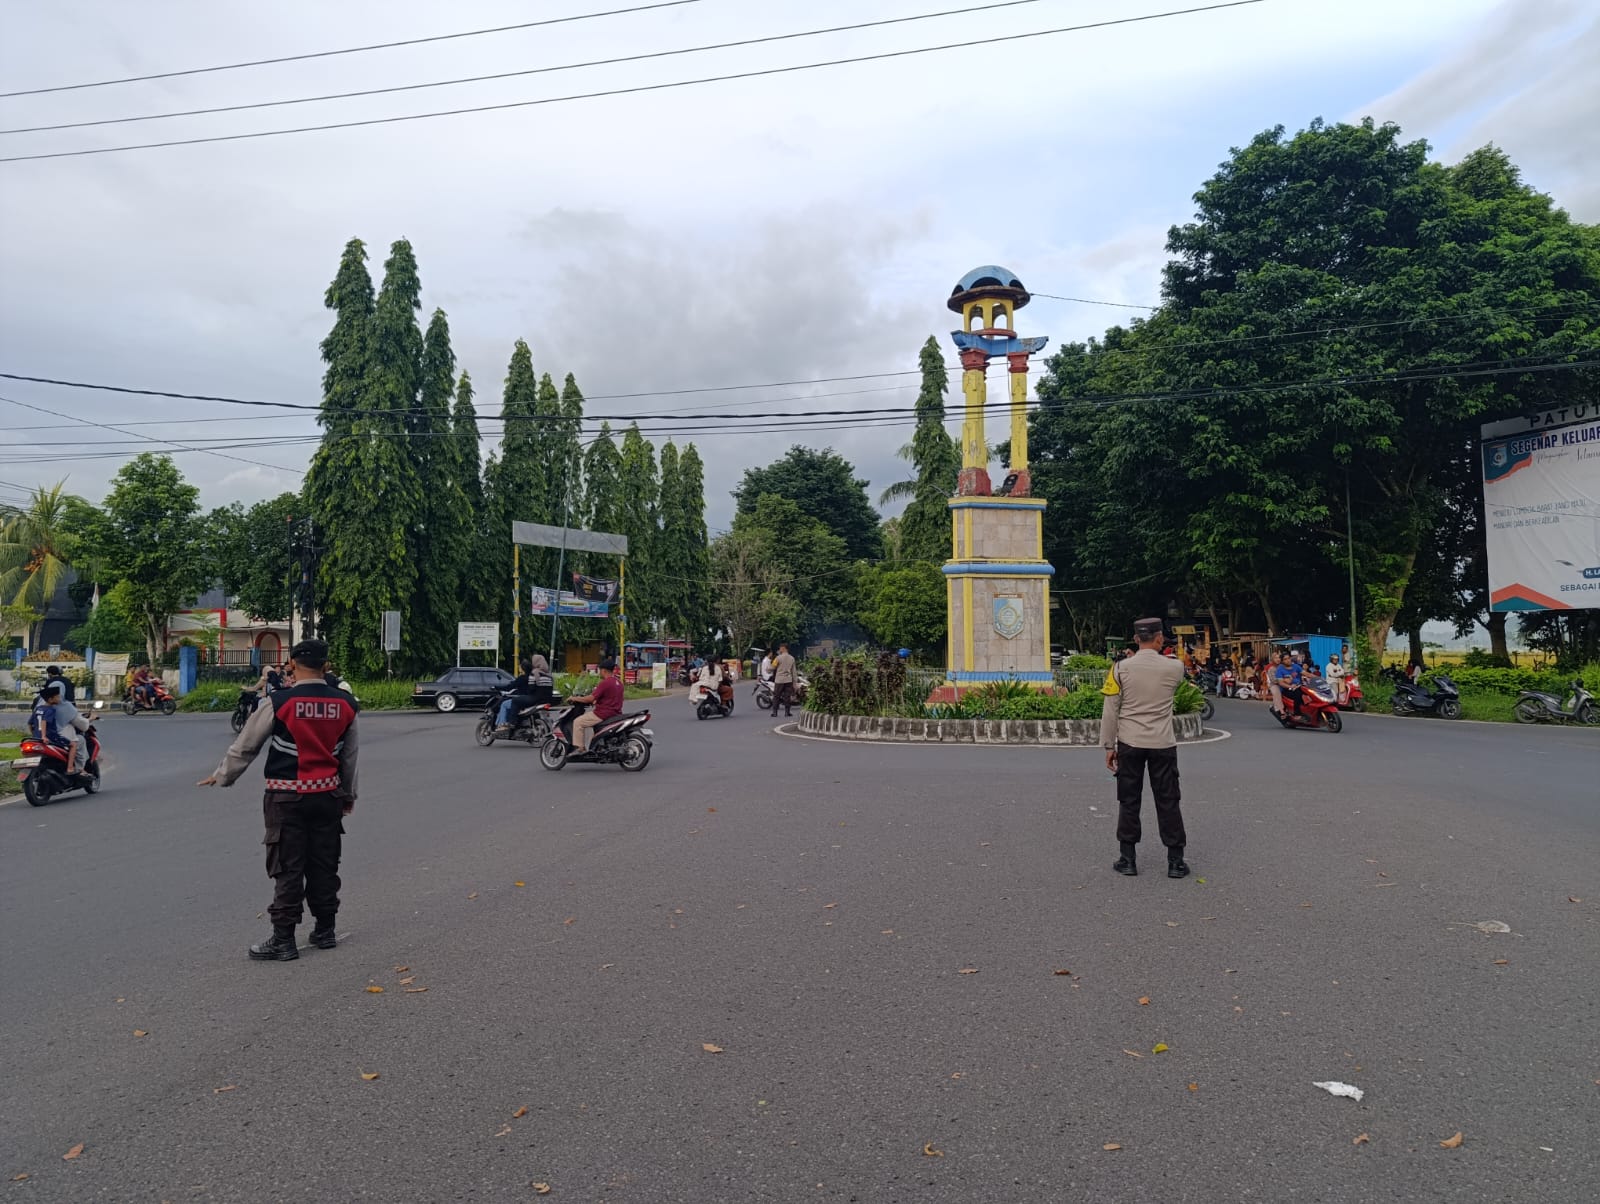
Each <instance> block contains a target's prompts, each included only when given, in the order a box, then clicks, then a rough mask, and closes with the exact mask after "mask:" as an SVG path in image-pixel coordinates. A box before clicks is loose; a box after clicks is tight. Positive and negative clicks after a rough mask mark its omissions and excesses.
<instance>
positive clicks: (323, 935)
mask: <svg viewBox="0 0 1600 1204" xmlns="http://www.w3.org/2000/svg"><path fill="white" fill-rule="evenodd" d="M338 943H339V934H338V933H337V932H335V931H334V930H333V921H332V920H318V921H317V926H316V927H315V928H313V929H312V930H311V944H313V945H315V946H316V947H317V948H318V949H332V948H333V947H334V946H335V945H337V944H338Z"/></svg>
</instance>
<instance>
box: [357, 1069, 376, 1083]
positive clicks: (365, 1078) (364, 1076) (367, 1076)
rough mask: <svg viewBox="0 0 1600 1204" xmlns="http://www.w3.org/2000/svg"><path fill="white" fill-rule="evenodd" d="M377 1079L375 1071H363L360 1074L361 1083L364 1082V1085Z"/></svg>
mask: <svg viewBox="0 0 1600 1204" xmlns="http://www.w3.org/2000/svg"><path fill="white" fill-rule="evenodd" d="M377 1077H378V1072H377V1071H376V1070H374V1071H371V1072H368V1071H365V1070H363V1071H362V1072H361V1081H362V1082H364V1083H370V1082H372V1081H373V1080H374V1079H376V1078H377Z"/></svg>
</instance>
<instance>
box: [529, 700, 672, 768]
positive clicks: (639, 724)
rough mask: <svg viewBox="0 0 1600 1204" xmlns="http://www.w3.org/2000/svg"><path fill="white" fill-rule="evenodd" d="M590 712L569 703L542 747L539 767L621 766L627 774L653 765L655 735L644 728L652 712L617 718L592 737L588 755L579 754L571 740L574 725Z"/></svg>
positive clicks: (559, 715)
mask: <svg viewBox="0 0 1600 1204" xmlns="http://www.w3.org/2000/svg"><path fill="white" fill-rule="evenodd" d="M588 709H589V704H588V703H585V702H569V703H567V705H566V707H565V708H564V709H563V710H562V711H561V713H560V714H558V715H557V716H556V717H555V721H554V725H553V727H552V728H551V731H550V736H549V738H548V739H547V740H545V742H544V743H543V744H541V745H540V746H539V764H541V765H543V766H544V767H545V768H546V769H563V768H565V767H566V766H567V764H568V763H569V762H572V763H584V764H589V765H620V766H622V768H623V770H624V771H625V772H627V773H638V772H639V771H640V770H641V769H643V768H644V767H645V766H646V765H648V764H650V748H651V745H652V744H653V743H654V741H655V733H654V732H652V731H651V730H650V729H649V728H647V727H646V726H645V724H647V723H649V722H650V712H649V711H635V712H634V713H633V714H631V715H616V716H613V717H612V718H610V719H607V720H606V721H605V722H604V723H602V724H601V725H600V726H599V727H597V728H595V729H594V730H593V731H592V732H590V733H589V751H588V752H579V751H578V746H577V744H576V742H575V741H574V740H573V736H572V721H573V720H574V719H576V718H577V717H578V716H579V715H581V714H583V713H584V712H585V711H587V710H588Z"/></svg>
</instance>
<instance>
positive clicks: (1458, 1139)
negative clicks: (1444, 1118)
mask: <svg viewBox="0 0 1600 1204" xmlns="http://www.w3.org/2000/svg"><path fill="white" fill-rule="evenodd" d="M1465 1140H1466V1138H1465V1137H1463V1136H1462V1135H1461V1134H1460V1133H1457V1134H1456V1135H1455V1136H1454V1137H1446V1138H1445V1139H1444V1140H1443V1141H1441V1142H1440V1143H1439V1144H1440V1145H1441V1146H1443V1147H1444V1148H1445V1149H1447V1150H1453V1149H1455V1148H1456V1147H1457V1146H1459V1145H1460V1144H1461V1143H1462V1142H1463V1141H1465Z"/></svg>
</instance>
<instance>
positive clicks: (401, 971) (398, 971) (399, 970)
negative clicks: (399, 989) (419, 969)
mask: <svg viewBox="0 0 1600 1204" xmlns="http://www.w3.org/2000/svg"><path fill="white" fill-rule="evenodd" d="M409 969H411V967H410V966H396V967H395V968H394V972H395V973H396V974H404V973H405V972H406V971H407V970H409Z"/></svg>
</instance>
